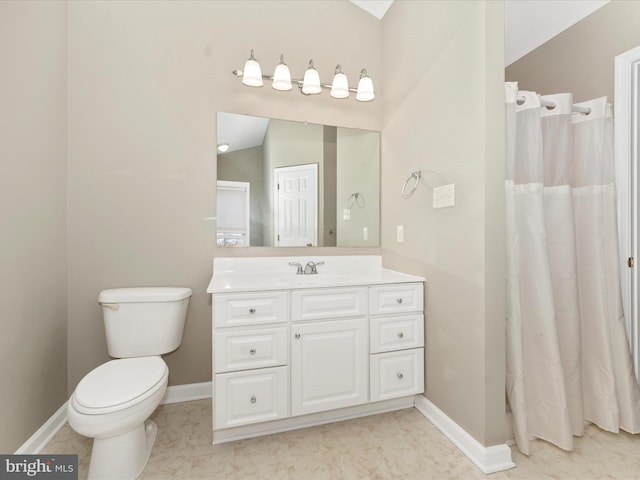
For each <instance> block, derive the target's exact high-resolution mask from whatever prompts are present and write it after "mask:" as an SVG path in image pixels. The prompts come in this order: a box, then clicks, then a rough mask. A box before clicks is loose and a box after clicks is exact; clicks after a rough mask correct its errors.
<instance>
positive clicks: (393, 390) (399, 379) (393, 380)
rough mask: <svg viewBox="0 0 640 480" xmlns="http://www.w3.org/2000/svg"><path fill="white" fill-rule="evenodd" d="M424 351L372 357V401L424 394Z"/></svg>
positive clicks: (417, 350) (419, 349) (408, 351)
mask: <svg viewBox="0 0 640 480" xmlns="http://www.w3.org/2000/svg"><path fill="white" fill-rule="evenodd" d="M423 365H424V349H423V348H414V349H413V350H400V351H398V352H388V353H379V354H377V355H371V401H372V402H377V401H379V400H389V399H391V398H398V397H405V396H407V395H413V394H416V393H422V392H424V368H423Z"/></svg>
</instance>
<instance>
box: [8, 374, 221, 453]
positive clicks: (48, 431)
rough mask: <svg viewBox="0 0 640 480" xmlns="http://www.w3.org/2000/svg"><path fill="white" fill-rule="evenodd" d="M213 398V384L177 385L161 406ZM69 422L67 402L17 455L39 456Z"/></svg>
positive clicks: (167, 394) (165, 397)
mask: <svg viewBox="0 0 640 480" xmlns="http://www.w3.org/2000/svg"><path fill="white" fill-rule="evenodd" d="M204 398H211V382H203V383H191V384H188V385H175V386H171V387H167V392H166V393H165V394H164V397H163V398H162V401H161V402H160V403H161V404H166V403H179V402H189V401H191V400H201V399H204ZM66 422H67V402H64V403H63V404H62V406H61V407H60V408H59V409H58V410H57V411H56V412H55V413H54V414H53V415H51V417H49V420H47V421H46V422H45V423H44V424H43V425H42V426H41V427H40V428H39V429H38V430H37V431H36V433H34V434H33V435H31V437H30V438H29V440H27V441H26V442H24V443H23V444H22V446H21V447H20V448H18V450H16V452H15V454H16V455H37V454H38V453H40V452H41V451H42V450H43V449H44V447H45V446H46V445H47V443H49V441H50V440H51V439H52V438H53V437H54V435H55V434H56V433H58V431H59V430H60V429H61V428H62V427H63V426H64V424H65V423H66Z"/></svg>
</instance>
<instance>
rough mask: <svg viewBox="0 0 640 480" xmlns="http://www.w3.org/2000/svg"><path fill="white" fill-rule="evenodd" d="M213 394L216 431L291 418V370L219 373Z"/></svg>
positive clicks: (284, 368)
mask: <svg viewBox="0 0 640 480" xmlns="http://www.w3.org/2000/svg"><path fill="white" fill-rule="evenodd" d="M213 390H214V391H213V397H214V402H215V403H214V405H215V408H214V411H215V414H214V428H215V429H216V430H217V429H223V428H230V427H236V426H239V425H246V424H249V423H258V422H266V421H269V420H275V419H278V418H284V417H287V416H288V414H289V395H288V392H289V371H288V368H287V367H276V368H265V369H262V370H251V371H248V372H234V373H219V374H217V375H216V376H215V386H214V389H213Z"/></svg>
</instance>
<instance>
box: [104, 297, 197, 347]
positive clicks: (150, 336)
mask: <svg viewBox="0 0 640 480" xmlns="http://www.w3.org/2000/svg"><path fill="white" fill-rule="evenodd" d="M191 294H192V292H191V289H190V288H183V287H138V288H113V289H109V290H104V291H102V292H100V296H99V297H98V302H100V304H101V305H102V315H103V317H104V328H105V332H106V335H107V347H108V350H109V355H111V356H112V357H114V358H130V357H146V356H150V355H163V354H165V353H169V352H172V351H173V350H175V349H176V348H178V347H179V346H180V343H182V332H183V330H184V322H185V319H186V316H187V307H188V306H189V298H190V297H191Z"/></svg>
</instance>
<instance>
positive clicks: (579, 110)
mask: <svg viewBox="0 0 640 480" xmlns="http://www.w3.org/2000/svg"><path fill="white" fill-rule="evenodd" d="M518 100H526V98H525V97H521V96H520V95H518ZM540 105H542V106H543V107H553V108H555V107H557V106H558V104H557V102H554V101H553V100H545V99H543V98H541V99H540ZM571 111H572V112H575V113H584V114H585V115H588V114H590V113H591V109H590V108H589V107H581V106H580V105H571Z"/></svg>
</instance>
